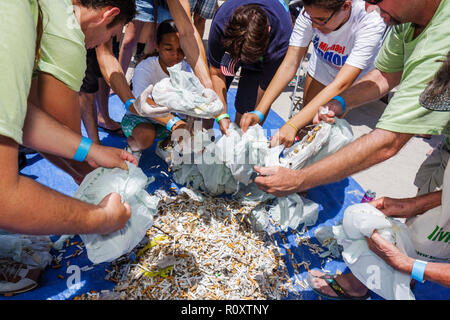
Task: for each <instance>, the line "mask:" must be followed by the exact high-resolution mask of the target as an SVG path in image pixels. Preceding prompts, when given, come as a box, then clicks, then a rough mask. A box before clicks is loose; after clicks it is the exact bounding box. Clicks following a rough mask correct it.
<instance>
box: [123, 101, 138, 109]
mask: <svg viewBox="0 0 450 320" xmlns="http://www.w3.org/2000/svg"><path fill="white" fill-rule="evenodd" d="M135 101H136V99H133V98H131V99H128V100H127V101H125V109H127V111H130V106H131V105H132V104H133V102H135Z"/></svg>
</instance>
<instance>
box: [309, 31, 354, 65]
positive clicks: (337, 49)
mask: <svg viewBox="0 0 450 320" xmlns="http://www.w3.org/2000/svg"><path fill="white" fill-rule="evenodd" d="M319 40H320V39H319V36H317V35H315V36H314V38H313V40H312V41H313V45H314V49H315V50H316V53H317V55H318V56H319V57H320V58H322V59H323V60H325V61H327V62H328V63H329V64H330V65H331V66H333V67H335V68H336V69H340V68H341V67H342V66H343V65H344V64H345V61H347V58H348V54H347V55H344V53H345V46H341V45H339V44H333V45H331V46H330V45H329V44H328V43H326V42H323V41H319Z"/></svg>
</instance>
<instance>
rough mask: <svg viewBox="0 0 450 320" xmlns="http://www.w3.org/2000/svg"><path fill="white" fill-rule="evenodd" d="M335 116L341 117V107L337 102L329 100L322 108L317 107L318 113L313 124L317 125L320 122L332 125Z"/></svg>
mask: <svg viewBox="0 0 450 320" xmlns="http://www.w3.org/2000/svg"><path fill="white" fill-rule="evenodd" d="M336 116H338V117H341V116H342V106H341V104H340V103H339V101H336V100H331V101H330V102H328V103H327V104H325V105H324V106H321V107H319V111H317V113H316V115H315V116H314V119H313V123H314V124H318V123H319V122H320V121H325V122H328V123H334V122H335V117H336Z"/></svg>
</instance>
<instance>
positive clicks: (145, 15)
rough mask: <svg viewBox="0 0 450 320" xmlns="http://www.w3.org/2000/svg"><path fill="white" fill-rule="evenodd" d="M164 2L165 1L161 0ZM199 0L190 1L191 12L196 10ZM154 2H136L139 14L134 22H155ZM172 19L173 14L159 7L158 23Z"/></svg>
mask: <svg viewBox="0 0 450 320" xmlns="http://www.w3.org/2000/svg"><path fill="white" fill-rule="evenodd" d="M160 1H163V0H160ZM196 3H197V0H189V4H190V5H191V11H192V10H193V9H194V7H195V5H196ZM153 4H154V2H153V0H136V9H137V14H136V16H135V17H134V20H139V21H143V22H155V12H154V8H153ZM168 19H172V14H171V13H170V11H169V10H168V9H165V8H164V7H162V6H161V5H159V6H158V23H161V22H163V21H164V20H168Z"/></svg>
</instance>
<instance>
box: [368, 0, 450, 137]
mask: <svg viewBox="0 0 450 320" xmlns="http://www.w3.org/2000/svg"><path fill="white" fill-rule="evenodd" d="M413 33H414V25H413V24H411V23H406V24H402V25H397V26H394V27H393V28H392V30H391V31H390V33H389V35H388V37H387V38H386V40H385V42H384V44H383V46H382V48H381V50H380V52H379V54H378V56H377V58H376V61H375V67H376V68H377V69H379V70H381V71H383V72H397V71H402V70H403V75H402V78H401V82H400V85H399V87H398V91H397V92H396V93H395V94H394V96H393V97H392V99H391V100H390V101H389V104H388V105H387V107H386V110H385V111H384V113H383V115H382V116H381V118H380V119H379V121H378V123H377V128H381V129H385V130H389V131H393V132H401V133H409V134H432V135H439V134H446V135H450V122H449V121H450V112H439V111H430V110H428V109H425V108H423V107H421V106H420V104H419V96H420V94H421V93H422V92H423V91H424V89H425V88H426V86H427V84H428V82H429V81H430V80H431V79H432V78H433V77H434V75H435V73H436V71H437V70H438V69H439V68H440V67H441V65H442V63H441V62H438V61H437V60H445V57H446V55H447V52H448V51H449V50H450V0H442V1H441V3H440V5H439V8H438V9H437V11H436V13H435V14H434V16H433V18H432V20H431V21H430V23H429V24H428V26H427V27H426V28H425V29H424V30H423V31H422V33H421V34H420V35H419V36H418V37H417V38H415V39H412V38H413Z"/></svg>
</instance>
